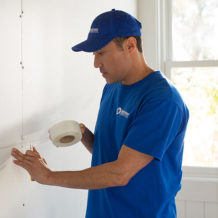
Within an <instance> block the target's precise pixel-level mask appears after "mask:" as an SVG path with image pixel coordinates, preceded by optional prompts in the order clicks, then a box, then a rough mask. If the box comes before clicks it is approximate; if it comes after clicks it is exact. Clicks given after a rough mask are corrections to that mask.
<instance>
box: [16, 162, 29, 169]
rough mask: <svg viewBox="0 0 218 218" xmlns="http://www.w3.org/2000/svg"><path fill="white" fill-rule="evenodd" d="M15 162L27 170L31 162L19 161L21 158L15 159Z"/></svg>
mask: <svg viewBox="0 0 218 218" xmlns="http://www.w3.org/2000/svg"><path fill="white" fill-rule="evenodd" d="M13 162H14V163H15V164H16V165H18V166H20V167H22V168H24V169H25V170H27V171H28V170H29V164H27V163H24V162H23V161H19V160H13Z"/></svg>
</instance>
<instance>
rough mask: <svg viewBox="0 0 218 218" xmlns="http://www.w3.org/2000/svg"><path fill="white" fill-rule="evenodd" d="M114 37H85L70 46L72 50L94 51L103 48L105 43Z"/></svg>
mask: <svg viewBox="0 0 218 218" xmlns="http://www.w3.org/2000/svg"><path fill="white" fill-rule="evenodd" d="M113 38H114V37H110V38H109V37H108V38H91V39H87V40H85V41H83V42H81V43H79V44H77V45H75V46H73V47H72V50H73V51H75V52H78V51H85V52H94V51H97V50H99V49H101V48H103V47H104V46H105V45H107V44H108V43H109V42H111V41H112V40H113Z"/></svg>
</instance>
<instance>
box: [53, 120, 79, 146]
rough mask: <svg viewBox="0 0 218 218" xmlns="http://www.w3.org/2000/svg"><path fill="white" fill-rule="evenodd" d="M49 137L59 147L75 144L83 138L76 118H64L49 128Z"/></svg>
mask: <svg viewBox="0 0 218 218" xmlns="http://www.w3.org/2000/svg"><path fill="white" fill-rule="evenodd" d="M49 134H50V136H49V138H50V139H51V141H52V143H53V144H54V145H55V146H57V147H66V146H70V145H74V144H76V143H77V142H79V141H80V140H81V138H82V133H81V130H80V126H79V124H78V123H77V122H76V121H74V120H64V121H62V122H60V123H57V124H55V125H54V126H52V127H51V128H50V129H49Z"/></svg>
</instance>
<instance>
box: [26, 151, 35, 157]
mask: <svg viewBox="0 0 218 218" xmlns="http://www.w3.org/2000/svg"><path fill="white" fill-rule="evenodd" d="M25 154H26V155H28V156H32V157H38V154H36V153H34V152H33V151H31V150H26V153H25Z"/></svg>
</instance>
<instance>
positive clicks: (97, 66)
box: [94, 55, 103, 68]
mask: <svg viewBox="0 0 218 218" xmlns="http://www.w3.org/2000/svg"><path fill="white" fill-rule="evenodd" d="M102 66H103V64H102V63H101V61H100V60H99V58H98V57H96V55H95V59H94V67H95V68H101V67H102Z"/></svg>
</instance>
